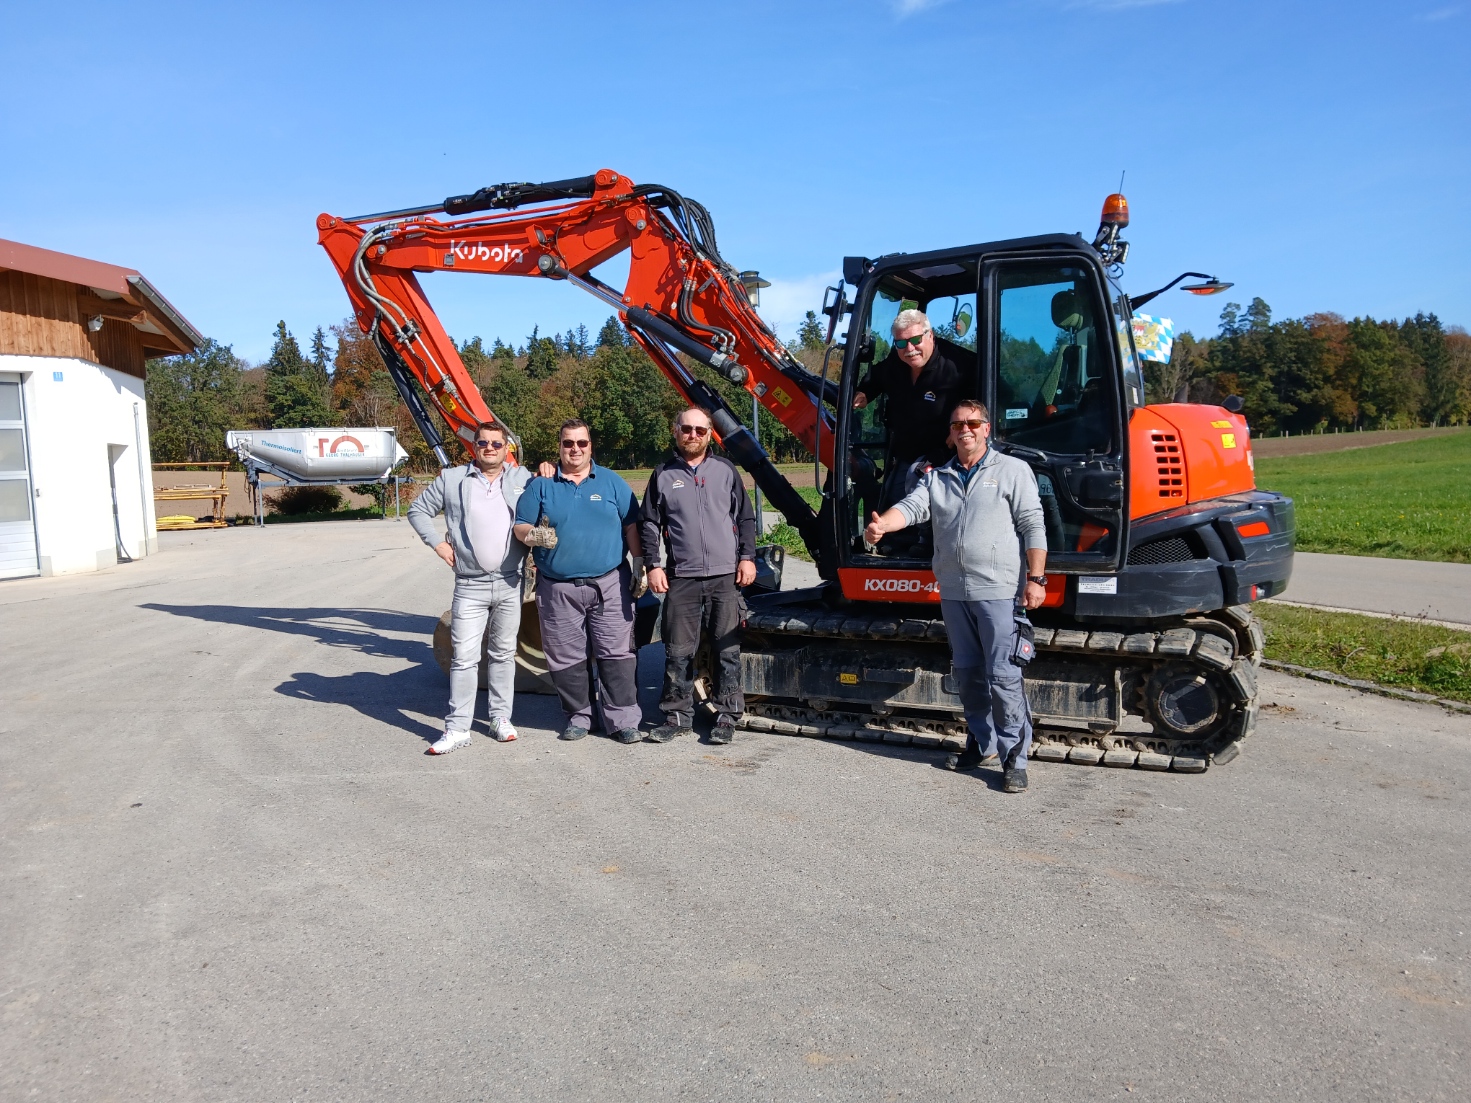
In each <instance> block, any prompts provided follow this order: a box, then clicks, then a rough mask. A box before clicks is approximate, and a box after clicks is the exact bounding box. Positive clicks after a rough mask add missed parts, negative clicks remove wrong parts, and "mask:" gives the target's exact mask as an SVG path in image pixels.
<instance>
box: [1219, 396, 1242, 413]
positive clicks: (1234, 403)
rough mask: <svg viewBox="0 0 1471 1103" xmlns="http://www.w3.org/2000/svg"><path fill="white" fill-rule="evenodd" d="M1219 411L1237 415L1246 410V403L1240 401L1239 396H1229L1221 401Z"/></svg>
mask: <svg viewBox="0 0 1471 1103" xmlns="http://www.w3.org/2000/svg"><path fill="white" fill-rule="evenodd" d="M1221 409H1223V410H1226V411H1227V412H1228V413H1233V414H1239V413H1240V412H1241V411H1242V410H1244V409H1246V403H1245V402H1243V401H1242V399H1241V396H1240V395H1239V394H1230V395H1227V396H1226V397H1225V398H1224V399H1222V400H1221Z"/></svg>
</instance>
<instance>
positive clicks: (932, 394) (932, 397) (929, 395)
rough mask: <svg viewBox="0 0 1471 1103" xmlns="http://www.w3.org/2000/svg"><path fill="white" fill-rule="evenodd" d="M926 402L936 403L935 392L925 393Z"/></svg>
mask: <svg viewBox="0 0 1471 1103" xmlns="http://www.w3.org/2000/svg"><path fill="white" fill-rule="evenodd" d="M924 400H925V401H926V402H934V401H935V392H934V391H925V393H924Z"/></svg>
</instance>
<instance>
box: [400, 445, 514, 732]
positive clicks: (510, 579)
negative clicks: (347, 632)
mask: <svg viewBox="0 0 1471 1103" xmlns="http://www.w3.org/2000/svg"><path fill="white" fill-rule="evenodd" d="M506 445H507V439H506V430H505V427H504V426H502V425H501V424H500V423H499V422H495V421H487V422H484V423H483V424H481V425H480V427H479V428H478V429H477V430H476V431H475V439H474V441H473V447H474V449H475V452H474V456H475V458H474V459H473V460H471V461H470V462H469V463H467V464H465V465H464V466H462V467H447V468H445V469H444V470H443V471H441V472H440V473H439V476H438V478H436V479H435V480H434V481H433V482H432V483H430V484H429V486H428V487H426V488H425V490H424V492H423V493H422V494H420V495H419V496H418V497H417V498H415V499H414V504H413V505H411V506H409V524H411V525H413V526H414V531H415V532H417V533H418V534H419V537H420V538H421V539H422V540H423V541H424V543H426V544H428V545H429V546H430V547H431V548H433V549H434V551H435V553H436V554H437V555H438V556H439V558H441V559H443V560H444V561H445V562H446V563H447V564H449V566H450V567H452V568H453V569H454V572H455V596H454V602H453V604H452V605H451V606H450V615H451V618H452V619H451V622H450V639H451V641H452V643H453V645H454V652H455V656H454V660H453V662H452V663H451V664H450V671H449V715H448V716H446V717H445V720H444V735H443V736H441V737H440V738H439V739H438V740H436V741H435V742H434V744H433V745H432V746H430V748H429V753H430V754H449V752H450V751H457V750H459V749H460V748H461V747H468V746H469V745H470V726H471V724H472V723H473V722H474V719H475V691H476V683H477V682H478V681H479V670H480V641H481V640H482V639H483V638H484V637H485V630H486V625H487V623H488V624H489V626H490V642H489V644H488V646H487V654H488V656H489V659H490V663H489V667H490V669H489V672H488V673H489V677H488V680H487V682H488V684H487V690H486V705H487V707H488V709H489V711H490V735H491V738H492V739H495V740H496V741H497V742H500V743H509V742H510V741H511V740H513V739H515V738H516V729H515V728H514V727H512V725H511V703H512V699H513V696H514V694H515V689H516V665H515V662H516V633H517V632H518V631H519V629H520V627H521V572H522V568H523V566H524V564H525V561H526V545H525V544H523V543H522V542H521V541H519V540H517V539H516V538H515V536H513V535H512V533H511V527H512V524H513V522H514V521H515V518H516V503H517V502H518V501H520V499H521V492H522V491H523V490H525V489H526V484H527V483H528V482H530V481H531V479H532V478H533V476H532V474H531V472H530V471H528V470H527V469H526V468H525V467H517V466H514V465H511V464H507V463H506V462H505V460H506V452H507V451H508V448H507V447H506ZM440 513H443V514H444V524H445V531H444V533H443V534H441V532H440V530H439V526H437V525H436V524H435V523H434V518H435V517H437V516H438V515H439V514H440Z"/></svg>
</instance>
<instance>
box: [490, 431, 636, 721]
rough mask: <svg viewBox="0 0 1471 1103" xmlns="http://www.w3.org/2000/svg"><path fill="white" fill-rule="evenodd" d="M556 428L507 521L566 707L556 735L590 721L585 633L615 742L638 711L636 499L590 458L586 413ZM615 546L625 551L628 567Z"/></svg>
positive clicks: (549, 669)
mask: <svg viewBox="0 0 1471 1103" xmlns="http://www.w3.org/2000/svg"><path fill="white" fill-rule="evenodd" d="M558 438H559V440H558V448H559V449H560V452H561V462H560V463H559V465H558V467H557V469H556V471H555V472H553V473H552V475H551V477H550V478H546V479H538V480H536V482H534V483H532V484H531V486H530V487H529V488H528V489H527V491H526V493H525V494H523V495H522V496H521V501H520V503H519V504H518V506H517V508H516V528H515V533H516V539H517V540H521V541H524V542H525V543H526V544H528V545H530V546H531V547H533V548H535V549H536V551H535V553H534V554H535V557H536V570H537V578H536V609H537V612H538V613H540V614H541V640H542V648H543V649H544V650H545V652H546V657H547V672H548V673H549V674H550V675H551V679H552V685H553V686H555V687H556V690H557V696H558V697H560V698H561V699H562V710H563V711H564V712H565V713H566V714H567V726H566V727H565V728H564V729H563V730H562V734H561V735H560V736H559V737H558V738H561V739H581V738H583V736H585V735H587V733H588V730H589V729H590V728H591V727H592V671H591V669H590V666H589V661H588V660H589V658H590V656H589V655H588V640H589V637H591V640H592V651H593V654H594V655H595V656H596V658H597V662H598V690H599V694H598V697H599V701H600V703H601V705H602V711H603V719H604V721H605V722H606V723H607V728H608V732H609V734H611V735H612V736H613V738H614V739H616V740H618V742H620V743H637V742H638V741H639V739H640V738H642V733H641V732H640V731H639V721H640V720H641V719H642V713H640V711H639V707H638V678H637V670H638V658H637V656H636V653H635V651H634V646H633V603H634V599H635V598H638V597H641V596H642V595H643V592H644V590H645V589H647V587H648V581H647V576H646V574H645V572H644V561H643V550H642V546H641V545H640V543H639V537H638V499H637V498H635V497H634V495H633V489H632V488H631V487H630V486H629V485H628V484H627V483H626V482H624V481H623V478H622V476H620V475H618V474H617V473H616V472H614V471H610V470H609V469H608V468H606V467H599V466H598V465H597V464H595V463H593V462H592V434H591V431H590V430H589V429H588V427H587V422H585V421H583V420H582V419H581V418H572V419H570V420H568V421H564V422H563V423H562V428H561V431H560V432H559V433H558ZM625 554H628V555H631V556H632V557H633V566H632V570H631V571H630V569H629V565H628V563H626V562H625V560H624V556H625Z"/></svg>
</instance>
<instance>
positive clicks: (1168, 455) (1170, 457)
mask: <svg viewBox="0 0 1471 1103" xmlns="http://www.w3.org/2000/svg"><path fill="white" fill-rule="evenodd" d="M1149 441H1150V443H1151V444H1152V445H1153V446H1154V463H1155V467H1156V469H1157V470H1158V473H1159V496H1160V497H1161V498H1183V497H1185V466H1184V457H1183V456H1181V454H1180V442H1179V440H1178V439H1176V437H1175V434H1174V433H1165V432H1161V431H1160V430H1158V429H1151V430H1150V432H1149ZM1187 558H1188V557H1187Z"/></svg>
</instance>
